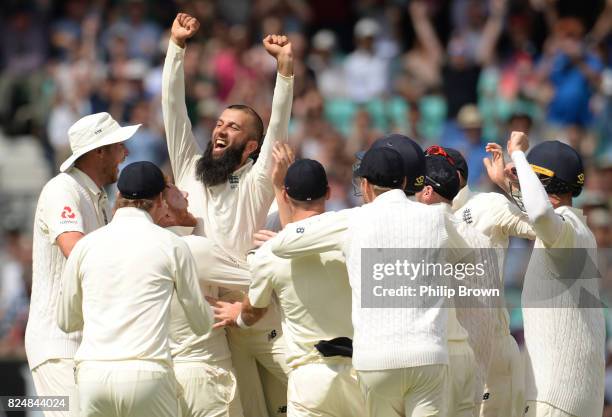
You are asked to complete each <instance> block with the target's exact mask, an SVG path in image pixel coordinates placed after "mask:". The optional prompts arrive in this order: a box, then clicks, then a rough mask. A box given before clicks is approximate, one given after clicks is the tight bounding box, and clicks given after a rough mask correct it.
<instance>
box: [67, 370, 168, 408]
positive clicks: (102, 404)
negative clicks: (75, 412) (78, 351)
mask: <svg viewBox="0 0 612 417" xmlns="http://www.w3.org/2000/svg"><path fill="white" fill-rule="evenodd" d="M151 365H152V364H151V363H150V362H148V361H138V360H128V361H120V362H116V361H103V362H95V361H93V362H92V361H87V362H83V363H81V364H79V365H78V367H77V371H76V380H77V385H78V390H79V403H80V407H81V411H80V416H81V417H123V416H133V417H172V416H178V411H179V406H178V389H179V388H178V387H177V383H176V379H175V377H174V373H173V371H172V368H165V367H162V366H159V365H157V364H154V365H157V367H156V366H151Z"/></svg>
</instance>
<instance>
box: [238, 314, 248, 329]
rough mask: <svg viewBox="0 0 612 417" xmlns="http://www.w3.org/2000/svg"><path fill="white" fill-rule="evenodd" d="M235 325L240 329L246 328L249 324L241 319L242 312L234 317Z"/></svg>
mask: <svg viewBox="0 0 612 417" xmlns="http://www.w3.org/2000/svg"><path fill="white" fill-rule="evenodd" d="M236 325H237V326H238V327H240V328H241V329H248V328H249V327H250V326H249V325H248V324H246V323H245V322H244V320H242V312H241V313H240V314H238V317H236Z"/></svg>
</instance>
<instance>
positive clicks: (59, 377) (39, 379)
mask: <svg viewBox="0 0 612 417" xmlns="http://www.w3.org/2000/svg"><path fill="white" fill-rule="evenodd" d="M32 379H33V380H34V387H35V388H36V395H39V396H41V395H44V396H47V395H62V396H63V395H67V396H68V397H69V398H68V409H69V411H45V417H77V416H78V415H79V396H78V394H77V387H76V384H75V382H74V360H72V359H50V360H48V361H46V362H43V363H42V364H40V365H38V366H37V367H36V368H34V369H32Z"/></svg>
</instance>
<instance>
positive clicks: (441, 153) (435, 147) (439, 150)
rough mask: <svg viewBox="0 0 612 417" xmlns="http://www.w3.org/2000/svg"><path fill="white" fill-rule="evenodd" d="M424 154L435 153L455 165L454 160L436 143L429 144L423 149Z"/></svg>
mask: <svg viewBox="0 0 612 417" xmlns="http://www.w3.org/2000/svg"><path fill="white" fill-rule="evenodd" d="M425 155H427V156H429V155H437V156H442V157H444V158H445V159H446V160H447V161H448V162H449V163H450V164H451V165H452V166H455V160H454V159H453V158H452V157H451V156H450V155H449V154H448V153H447V152H446V151H445V150H444V148H443V147H441V146H438V145H433V146H430V147H429V148H427V149H426V150H425Z"/></svg>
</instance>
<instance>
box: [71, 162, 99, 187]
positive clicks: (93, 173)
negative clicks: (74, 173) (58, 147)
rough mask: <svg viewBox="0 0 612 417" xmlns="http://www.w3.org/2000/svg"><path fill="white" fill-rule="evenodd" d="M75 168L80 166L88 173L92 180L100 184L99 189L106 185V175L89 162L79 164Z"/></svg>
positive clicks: (82, 170)
mask: <svg viewBox="0 0 612 417" xmlns="http://www.w3.org/2000/svg"><path fill="white" fill-rule="evenodd" d="M75 168H78V169H79V170H81V172H83V173H84V174H85V175H87V176H88V177H89V178H91V180H92V181H93V182H94V183H95V184H96V185H97V186H98V188H99V189H101V190H102V189H103V188H104V187H105V186H106V181H105V180H104V175H103V174H102V173H101V172H99V170H97V169H95V168H94V167H92V166H90V165H89V164H77V165H75Z"/></svg>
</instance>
